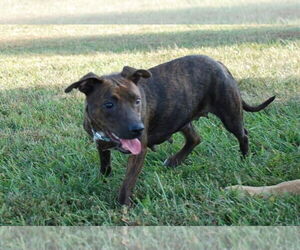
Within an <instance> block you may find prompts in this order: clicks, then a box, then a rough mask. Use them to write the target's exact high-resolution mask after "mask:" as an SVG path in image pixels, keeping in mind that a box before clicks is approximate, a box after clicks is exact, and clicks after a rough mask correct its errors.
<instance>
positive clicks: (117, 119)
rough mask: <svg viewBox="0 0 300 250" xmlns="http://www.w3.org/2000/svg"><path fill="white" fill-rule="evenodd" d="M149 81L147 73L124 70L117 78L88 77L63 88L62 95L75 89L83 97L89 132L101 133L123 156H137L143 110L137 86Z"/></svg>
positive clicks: (92, 74) (141, 70)
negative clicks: (145, 80) (118, 148)
mask: <svg viewBox="0 0 300 250" xmlns="http://www.w3.org/2000/svg"><path fill="white" fill-rule="evenodd" d="M149 77H151V73H150V72H149V71H148V70H143V69H139V70H137V69H134V68H131V67H128V66H125V67H124V68H123V71H122V72H121V73H120V74H112V75H108V76H101V77H99V76H97V75H96V74H94V73H88V74H87V75H85V76H83V77H82V78H81V79H80V80H79V81H77V82H75V83H73V84H71V85H70V86H69V87H67V88H66V89H65V92H66V93H68V92H70V91H72V89H74V88H76V89H78V90H79V91H81V92H82V93H84V94H85V95H86V115H87V118H88V119H89V120H90V123H91V126H92V128H93V130H94V131H95V132H98V131H99V132H102V133H104V134H105V135H106V136H107V137H109V138H110V140H111V141H113V142H115V143H116V144H118V145H119V146H120V149H123V150H124V151H125V152H126V151H129V152H131V153H132V154H138V153H140V151H141V143H140V137H141V135H142V132H143V130H144V124H143V121H142V111H143V107H145V104H144V103H143V102H144V101H145V100H143V98H142V95H141V92H140V89H139V87H138V83H139V80H140V79H141V78H149ZM121 151H122V150H121Z"/></svg>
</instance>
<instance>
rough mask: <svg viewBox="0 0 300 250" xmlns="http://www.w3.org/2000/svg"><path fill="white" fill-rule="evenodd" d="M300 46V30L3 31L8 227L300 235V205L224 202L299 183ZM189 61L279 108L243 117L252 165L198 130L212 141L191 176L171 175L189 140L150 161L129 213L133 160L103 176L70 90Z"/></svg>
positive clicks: (209, 127)
mask: <svg viewBox="0 0 300 250" xmlns="http://www.w3.org/2000/svg"><path fill="white" fill-rule="evenodd" d="M205 3H206V2H205ZM223 3H225V1H223ZM207 4H208V2H207ZM208 7H211V6H208ZM299 39H300V29H299V26H297V25H283V24H252V25H237V24H235V25H205V26H203V25H201V26H200V25H93V26H89V25H85V26H83V25H68V26H65V25H62V26H59V25H49V26H48V25H47V26H45V25H40V26H39V25H36V26H26V25H2V26H0V62H1V67H0V225H300V216H299V211H300V206H299V204H300V197H299V196H291V195H286V196H283V197H271V198H269V199H261V198H258V197H248V196H241V195H239V194H238V193H235V192H225V191H223V190H222V189H223V188H224V187H226V186H228V185H235V184H246V185H254V186H255V185H272V184H276V183H279V182H281V181H286V180H293V179H297V178H300V153H299V145H300V134H299V122H300V113H299V110H300V104H299V93H300V84H299V82H300V68H299V65H300V59H299V58H300V47H299V46H300V42H299ZM187 54H206V55H209V56H211V57H213V58H215V59H217V60H220V61H222V62H223V63H224V64H225V65H227V67H228V68H229V69H230V71H231V72H232V73H233V75H234V76H235V77H236V79H237V80H238V81H239V85H240V89H241V92H242V95H243V98H244V99H245V100H246V101H247V102H248V103H252V104H255V103H260V102H262V101H263V100H265V99H266V98H267V97H270V96H272V95H274V94H276V95H277V99H276V101H275V102H274V103H272V105H271V106H270V107H268V108H267V109H266V110H265V111H262V112H260V113H255V114H249V113H247V114H245V124H246V128H247V129H248V130H249V133H250V149H251V154H250V156H249V157H248V158H247V159H246V160H244V161H242V160H241V159H240V154H239V151H238V143H237V141H236V139H235V138H234V137H233V136H232V135H231V134H229V133H228V132H227V131H226V130H225V129H224V128H223V126H222V124H221V122H220V121H219V120H218V119H217V118H215V117H214V116H212V115H210V116H209V119H205V118H203V119H200V120H199V121H198V122H195V125H196V127H197V130H198V132H199V134H200V135H201V137H202V139H203V141H202V143H201V144H200V145H199V146H198V147H197V148H196V150H194V152H193V153H192V154H191V155H190V156H189V158H188V159H187V161H186V162H185V163H184V164H183V165H181V166H179V167H177V168H176V169H168V168H166V167H164V166H163V164H162V163H163V161H164V160H165V159H166V158H167V157H168V156H169V155H170V154H173V153H174V152H176V151H177V150H179V149H180V147H181V146H182V144H183V138H182V137H181V136H180V135H175V136H174V139H175V142H174V143H173V144H172V145H170V144H168V143H165V144H162V145H160V146H159V147H158V150H157V152H151V151H150V152H149V153H148V155H147V159H146V162H145V167H144V169H143V172H142V174H141V176H140V178H139V180H138V184H137V186H136V189H135V191H134V197H133V199H134V202H135V205H134V206H133V207H132V208H130V209H128V208H124V207H121V206H119V205H118V203H117V201H116V197H117V192H118V189H119V187H120V184H121V181H122V179H123V177H124V172H125V167H124V166H125V165H126V159H127V157H126V156H125V155H122V154H121V153H118V152H114V153H113V174H112V176H111V177H109V178H107V179H104V178H103V177H101V176H100V174H99V162H98V161H99V160H98V155H97V151H96V148H95V146H94V144H93V143H92V142H91V141H90V140H89V139H88V137H87V135H86V134H85V132H84V130H83V128H82V119H83V113H82V111H83V102H84V97H83V96H82V95H81V94H80V93H75V92H74V93H72V94H70V95H67V94H64V92H63V90H64V88H65V87H66V86H67V85H68V84H70V83H71V82H73V81H75V80H77V79H78V78H79V77H81V76H82V75H83V74H85V73H87V72H89V71H94V72H95V73H98V74H105V73H110V72H114V71H120V70H121V69H122V67H123V66H124V65H130V66H133V67H139V68H149V67H151V66H154V65H157V64H159V63H162V62H165V61H167V60H170V59H173V58H176V57H179V56H184V55H187Z"/></svg>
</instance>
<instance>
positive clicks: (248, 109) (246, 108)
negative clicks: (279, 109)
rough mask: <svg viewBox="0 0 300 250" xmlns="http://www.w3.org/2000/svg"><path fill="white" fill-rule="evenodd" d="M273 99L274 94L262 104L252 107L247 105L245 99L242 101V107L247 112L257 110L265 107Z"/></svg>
mask: <svg viewBox="0 0 300 250" xmlns="http://www.w3.org/2000/svg"><path fill="white" fill-rule="evenodd" d="M274 99H275V96H272V97H271V98H269V99H268V100H266V101H265V102H263V103H262V104H260V105H258V106H255V107H252V106H250V105H248V104H247V103H246V102H245V101H242V104H243V109H244V110H245V111H247V112H258V111H260V110H262V109H264V108H265V107H267V106H268V105H269V104H270V103H271V102H273V101H274Z"/></svg>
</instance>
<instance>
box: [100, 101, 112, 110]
mask: <svg viewBox="0 0 300 250" xmlns="http://www.w3.org/2000/svg"><path fill="white" fill-rule="evenodd" d="M103 106H104V107H105V108H107V109H111V108H112V107H113V106H114V104H113V103H112V102H106V103H104V104H103Z"/></svg>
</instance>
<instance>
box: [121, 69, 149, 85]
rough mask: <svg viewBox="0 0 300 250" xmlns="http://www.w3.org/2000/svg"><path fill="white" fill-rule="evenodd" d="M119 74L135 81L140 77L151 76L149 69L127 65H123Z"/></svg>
mask: <svg viewBox="0 0 300 250" xmlns="http://www.w3.org/2000/svg"><path fill="white" fill-rule="evenodd" d="M121 76H123V77H125V78H127V79H129V80H131V81H133V82H134V83H137V82H138V81H139V80H140V78H141V77H142V78H149V77H151V76H152V74H151V72H150V71H149V70H145V69H135V68H132V67H129V66H125V67H124V68H123V70H122V72H121Z"/></svg>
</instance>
